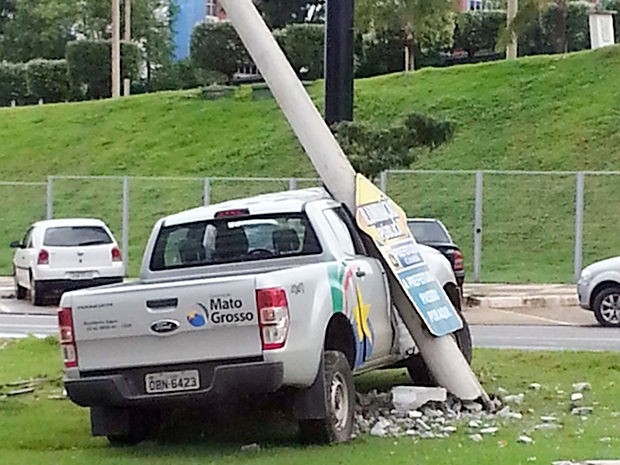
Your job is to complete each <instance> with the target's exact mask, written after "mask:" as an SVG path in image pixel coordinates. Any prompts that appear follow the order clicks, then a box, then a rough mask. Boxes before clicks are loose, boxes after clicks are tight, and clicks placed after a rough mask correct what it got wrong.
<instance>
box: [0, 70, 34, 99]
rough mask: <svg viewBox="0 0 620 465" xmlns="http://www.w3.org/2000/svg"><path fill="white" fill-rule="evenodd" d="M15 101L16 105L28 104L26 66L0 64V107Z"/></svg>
mask: <svg viewBox="0 0 620 465" xmlns="http://www.w3.org/2000/svg"><path fill="white" fill-rule="evenodd" d="M13 100H15V102H16V103H17V104H18V105H23V104H25V103H29V96H28V81H27V79H26V65H25V64H23V63H7V62H0V106H8V105H10V104H11V101H13Z"/></svg>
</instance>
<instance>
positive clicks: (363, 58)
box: [355, 28, 405, 78]
mask: <svg viewBox="0 0 620 465" xmlns="http://www.w3.org/2000/svg"><path fill="white" fill-rule="evenodd" d="M404 60H405V57H404V51H403V38H402V32H401V31H400V29H397V28H392V29H383V30H380V31H376V32H373V33H368V34H358V35H356V37H355V76H356V77H358V78H364V77H369V76H377V75H379V74H388V73H394V72H397V71H402V70H403V69H404V62H405V61H404Z"/></svg>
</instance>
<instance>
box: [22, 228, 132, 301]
mask: <svg viewBox="0 0 620 465" xmlns="http://www.w3.org/2000/svg"><path fill="white" fill-rule="evenodd" d="M11 247H12V248H14V249H17V250H16V251H15V255H14V257H13V276H14V279H15V293H16V295H17V298H18V299H25V298H26V297H27V296H28V294H29V295H30V300H31V301H32V303H33V305H44V304H45V303H47V302H48V301H50V300H51V299H52V298H58V297H60V295H62V293H63V292H64V291H67V290H73V289H79V288H84V287H91V286H98V285H104V284H115V283H119V282H122V281H123V277H124V276H125V266H124V264H123V259H122V256H121V251H120V249H119V247H118V244H117V242H116V240H115V239H114V236H113V234H112V232H111V231H110V228H108V226H107V225H106V224H105V223H104V222H103V221H101V220H98V219H92V218H70V219H59V220H46V221H38V222H36V223H34V224H33V225H32V226H30V228H29V229H28V231H27V232H26V234H25V235H24V238H23V240H22V241H15V242H12V243H11Z"/></svg>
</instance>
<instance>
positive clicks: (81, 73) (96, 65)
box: [66, 40, 141, 99]
mask: <svg viewBox="0 0 620 465" xmlns="http://www.w3.org/2000/svg"><path fill="white" fill-rule="evenodd" d="M66 53H67V67H68V70H69V80H70V83H71V87H72V90H73V92H76V93H77V94H79V95H80V96H82V95H83V96H85V97H86V98H88V99H99V98H106V97H110V96H111V94H112V91H111V88H112V77H111V67H112V48H111V41H109V40H78V41H73V42H69V43H68V44H67V52H66ZM140 60H141V56H140V49H139V48H138V46H137V45H136V44H134V43H132V42H121V78H123V79H124V78H129V79H137V78H138V77H139V69H140Z"/></svg>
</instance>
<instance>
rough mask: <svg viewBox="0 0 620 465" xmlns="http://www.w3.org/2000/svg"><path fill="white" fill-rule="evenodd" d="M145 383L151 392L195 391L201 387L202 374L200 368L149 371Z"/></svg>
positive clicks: (147, 389) (148, 391)
mask: <svg viewBox="0 0 620 465" xmlns="http://www.w3.org/2000/svg"><path fill="white" fill-rule="evenodd" d="M144 384H145V386H146V392H147V393H149V394H157V393H161V392H178V391H193V390H196V389H200V376H199V374H198V370H186V371H168V372H164V373H149V374H148V375H146V376H145V377H144Z"/></svg>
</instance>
